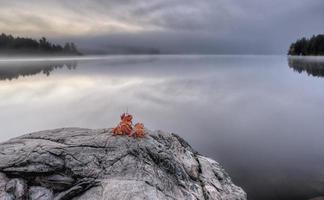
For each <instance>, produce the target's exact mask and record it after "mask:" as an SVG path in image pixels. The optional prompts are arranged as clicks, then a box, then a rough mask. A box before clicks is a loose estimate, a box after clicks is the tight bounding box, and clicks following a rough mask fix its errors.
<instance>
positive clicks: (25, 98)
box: [0, 56, 324, 200]
mask: <svg viewBox="0 0 324 200" xmlns="http://www.w3.org/2000/svg"><path fill="white" fill-rule="evenodd" d="M0 99H1V101H0V124H1V126H0V127H1V133H0V141H4V140H6V139H9V138H11V137H14V136H18V135H21V134H24V133H27V132H32V131H37V130H42V129H52V128H59V127H71V126H76V127H89V128H103V127H112V126H114V125H115V124H116V123H117V122H118V120H119V115H120V114H121V113H122V112H124V111H125V110H126V108H128V110H129V112H130V113H133V114H134V115H135V122H136V121H141V122H143V123H144V124H145V125H146V126H147V127H148V128H149V129H163V130H165V131H170V132H175V133H177V134H179V135H181V136H182V137H183V138H185V139H186V140H187V141H188V142H189V143H190V144H192V146H193V147H194V148H195V149H197V150H198V151H199V152H200V153H201V154H204V155H207V156H210V157H212V158H214V159H216V160H217V161H219V162H220V163H221V164H222V165H223V166H224V167H225V168H226V170H227V171H228V172H229V174H230V175H231V177H232V178H233V180H234V182H235V183H236V184H238V185H240V186H242V187H243V188H244V189H245V190H246V191H247V192H248V197H249V199H252V200H267V199H273V200H280V199H287V200H288V199H289V200H290V199H294V200H298V199H309V198H311V197H315V196H320V195H324V156H323V153H324V145H323V141H324V132H323V130H324V107H323V105H324V59H323V58H315V59H306V60H305V59H300V58H299V59H294V60H288V58H287V57H285V56H133V57H132V56H114V57H97V58H96V57H83V58H82V60H74V59H72V58H70V59H68V60H62V59H59V58H58V59H51V60H47V61H44V60H42V59H29V60H23V59H22V60H16V61H12V60H11V61H10V60H3V59H2V60H1V59H0Z"/></svg>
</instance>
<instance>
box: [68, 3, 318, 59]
mask: <svg viewBox="0 0 324 200" xmlns="http://www.w3.org/2000/svg"><path fill="white" fill-rule="evenodd" d="M84 6H85V4H83V7H82V8H78V7H74V5H70V8H71V9H72V8H73V9H74V10H75V11H76V12H78V11H80V10H84V9H86V8H84ZM89 9H91V10H92V12H98V13H106V12H107V13H110V15H111V16H112V18H115V19H117V20H120V21H123V22H124V23H129V24H135V25H139V26H142V27H143V30H141V31H138V32H128V31H117V32H113V33H98V34H96V33H92V34H87V35H83V36H80V37H78V38H77V39H75V38H74V39H75V40H76V42H78V43H79V44H80V46H81V47H82V48H84V49H98V48H99V49H105V48H107V47H108V48H109V47H114V46H126V47H127V46H139V47H154V48H158V49H160V50H161V51H162V52H164V53H206V54H208V53H220V54H284V53H286V51H287V48H288V46H289V45H290V43H291V42H293V41H294V40H296V38H298V37H302V36H311V35H312V34H319V33H323V32H324V26H323V19H324V12H323V10H324V1H322V0H312V1H301V0H297V1H296V0H284V1H279V0H249V1H244V2H243V1H238V0H226V1H225V0H203V1H193V0H189V1H188V0H179V1H170V0H169V1H161V0H154V1H150V2H149V3H146V2H145V1H142V0H134V1H131V0H128V1H124V2H121V1H109V2H105V3H104V2H103V1H95V2H93V3H92V7H90V8H89ZM69 39H73V38H69Z"/></svg>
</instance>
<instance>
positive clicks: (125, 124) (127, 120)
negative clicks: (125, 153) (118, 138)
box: [112, 113, 145, 137]
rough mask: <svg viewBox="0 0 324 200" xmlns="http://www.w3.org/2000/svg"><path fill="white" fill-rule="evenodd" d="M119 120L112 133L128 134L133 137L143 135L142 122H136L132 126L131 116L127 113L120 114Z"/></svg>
mask: <svg viewBox="0 0 324 200" xmlns="http://www.w3.org/2000/svg"><path fill="white" fill-rule="evenodd" d="M120 119H121V121H120V122H119V124H118V125H117V127H116V128H114V129H113V131H112V132H113V135H128V136H134V137H144V136H145V131H144V124H142V123H137V124H135V125H134V127H133V122H132V120H133V116H132V115H130V114H128V113H123V114H122V115H121V116H120Z"/></svg>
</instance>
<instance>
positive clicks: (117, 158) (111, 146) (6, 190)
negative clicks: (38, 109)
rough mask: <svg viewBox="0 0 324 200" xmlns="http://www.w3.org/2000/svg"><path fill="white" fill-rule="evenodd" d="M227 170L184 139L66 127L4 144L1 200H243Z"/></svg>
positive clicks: (158, 133)
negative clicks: (123, 134) (136, 136)
mask: <svg viewBox="0 0 324 200" xmlns="http://www.w3.org/2000/svg"><path fill="white" fill-rule="evenodd" d="M246 198H247V197H246V194H245V192H244V191H243V190H242V189H241V188H240V187H237V186H235V185H234V184H233V183H232V181H231V179H230V177H229V175H228V174H227V173H226V172H225V171H224V170H223V169H222V167H221V166H220V165H219V164H218V163H217V162H215V161H214V160H211V159H209V158H206V157H204V156H201V155H199V154H198V153H197V152H196V151H195V150H193V149H192V148H191V147H190V145H189V144H187V143H186V142H185V141H184V140H183V139H182V138H180V137H179V136H177V135H175V134H168V133H163V132H161V131H156V132H151V131H148V134H147V135H146V137H145V138H133V137H127V136H112V134H111V129H100V130H91V129H80V128H63V129H56V130H48V131H41V132H36V133H31V134H27V135H24V136H21V137H18V138H14V139H11V140H9V141H7V142H5V143H2V144H0V199H1V200H2V199H4V200H13V199H17V200H24V199H30V200H65V199H73V200H100V199H102V200H103V199H107V200H110V199H111V200H128V199H138V200H142V199H149V200H154V199H158V200H164V199H165V200H171V199H172V200H173V199H186V200H187V199H188V200H191V199H192V200H194V199H199V200H202V199H209V200H245V199H246Z"/></svg>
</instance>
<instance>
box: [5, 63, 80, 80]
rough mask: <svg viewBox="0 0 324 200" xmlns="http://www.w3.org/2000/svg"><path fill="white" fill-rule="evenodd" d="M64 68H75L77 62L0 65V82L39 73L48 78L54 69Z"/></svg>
mask: <svg viewBox="0 0 324 200" xmlns="http://www.w3.org/2000/svg"><path fill="white" fill-rule="evenodd" d="M64 67H66V68H67V69H69V70H72V69H75V68H76V67H77V61H38V62H29V61H27V62H12V63H8V62H7V63H0V80H12V79H18V78H19V77H21V76H23V77H25V76H32V75H36V74H39V73H43V74H46V76H49V75H50V74H51V72H52V71H53V70H55V69H62V68H64Z"/></svg>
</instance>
